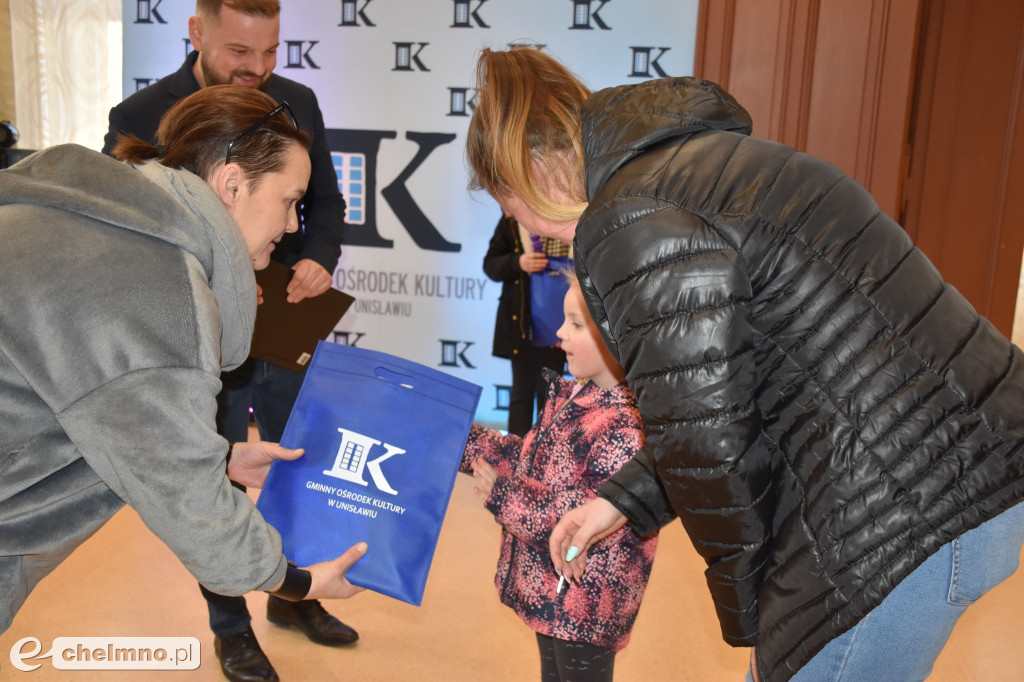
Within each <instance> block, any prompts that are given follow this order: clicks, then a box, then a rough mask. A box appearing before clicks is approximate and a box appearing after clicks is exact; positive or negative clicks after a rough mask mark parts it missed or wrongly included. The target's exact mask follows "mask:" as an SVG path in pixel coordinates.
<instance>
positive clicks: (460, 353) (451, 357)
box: [438, 339, 476, 369]
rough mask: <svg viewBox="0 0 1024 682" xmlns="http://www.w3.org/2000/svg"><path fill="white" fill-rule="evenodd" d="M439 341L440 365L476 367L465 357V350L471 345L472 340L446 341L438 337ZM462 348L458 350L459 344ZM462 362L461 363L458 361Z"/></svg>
mask: <svg viewBox="0 0 1024 682" xmlns="http://www.w3.org/2000/svg"><path fill="white" fill-rule="evenodd" d="M438 341H440V342H441V365H440V366H441V367H460V366H461V367H468V368H469V369H476V365H474V364H473V363H472V362H470V361H469V358H467V357H466V351H467V350H469V347H470V346H472V345H473V342H472V341H447V340H445V339H438ZM460 343H461V344H462V350H459V344H460ZM460 362H461V363H462V364H461V365H460V364H459V363H460Z"/></svg>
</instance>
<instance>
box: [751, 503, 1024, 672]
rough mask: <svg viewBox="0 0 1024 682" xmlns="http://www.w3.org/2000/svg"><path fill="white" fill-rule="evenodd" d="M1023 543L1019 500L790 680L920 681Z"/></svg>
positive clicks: (1011, 566) (934, 559) (949, 547)
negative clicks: (962, 617) (971, 609)
mask: <svg viewBox="0 0 1024 682" xmlns="http://www.w3.org/2000/svg"><path fill="white" fill-rule="evenodd" d="M1022 544H1024V503H1022V504H1018V505H1016V506H1015V507H1011V508H1010V509H1008V510H1007V511H1005V512H1003V513H1002V514H1000V515H999V516H997V517H995V518H993V519H990V520H988V521H986V522H985V523H983V524H981V525H980V526H978V527H977V528H974V529H972V530H969V531H967V532H966V533H964V534H963V535H961V536H960V537H958V538H956V539H955V540H953V541H952V542H950V543H947V544H945V545H943V546H942V547H940V548H939V551H938V552H936V553H935V554H933V555H931V556H930V557H928V559H927V560H926V561H925V562H924V563H923V564H921V565H920V566H918V567H917V569H916V570H914V572H913V573H911V574H910V575H909V576H907V577H906V578H905V579H904V580H903V581H902V582H901V583H900V584H899V585H897V586H896V588H895V589H894V590H893V591H892V592H890V593H889V596H887V597H886V598H885V599H884V600H883V601H882V603H881V604H879V605H878V606H876V607H875V608H874V610H872V611H871V612H870V613H869V614H868V615H867V616H865V617H864V618H863V619H862V620H861V621H860V622H859V623H857V624H856V625H855V626H853V628H852V629H850V630H848V631H846V632H845V633H843V634H842V635H840V636H839V637H836V638H835V639H833V640H832V641H831V642H829V643H828V644H826V645H825V648H824V649H822V650H821V651H819V652H818V654H817V655H816V656H815V657H814V658H812V659H811V660H810V662H809V663H808V664H807V665H806V666H804V667H803V668H801V669H800V670H799V671H798V672H797V674H796V675H795V676H794V677H793V682H860V681H861V680H886V681H887V682H911V681H915V682H916V681H917V680H924V679H925V678H927V677H928V676H929V675H930V674H931V672H932V665H933V664H934V663H935V659H936V658H938V656H939V653H940V652H941V651H942V648H943V647H944V646H945V645H946V641H947V640H948V639H949V636H950V634H951V633H952V632H953V626H954V625H956V622H957V620H958V619H959V618H960V616H962V615H963V613H964V611H966V610H967V607H968V606H970V605H971V604H973V603H974V602H976V601H977V600H978V599H980V598H981V596H982V595H983V594H985V593H986V592H988V591H989V590H991V589H992V588H993V587H995V586H996V585H998V584H999V583H1001V582H1003V581H1004V580H1006V579H1007V578H1009V577H1010V576H1011V575H1013V573H1014V571H1016V570H1017V564H1018V562H1019V561H1020V552H1021V546H1022ZM752 680H753V678H752V676H751V675H750V673H749V672H748V673H747V682H752Z"/></svg>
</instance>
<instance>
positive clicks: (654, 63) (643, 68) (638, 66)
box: [629, 47, 672, 78]
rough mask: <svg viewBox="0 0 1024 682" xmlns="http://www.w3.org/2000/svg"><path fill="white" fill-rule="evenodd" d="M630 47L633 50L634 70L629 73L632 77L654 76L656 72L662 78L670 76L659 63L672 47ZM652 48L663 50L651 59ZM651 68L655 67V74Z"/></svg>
mask: <svg viewBox="0 0 1024 682" xmlns="http://www.w3.org/2000/svg"><path fill="white" fill-rule="evenodd" d="M629 49H631V50H633V71H632V73H630V74H629V77H630V78H653V77H654V75H655V74H657V75H658V76H659V77H660V78H666V77H668V74H667V73H665V70H664V69H662V68H661V65H660V64H658V60H659V59H661V58H662V57H663V56H664V55H665V53H666V52H668V51H669V50H671V49H672V48H671V47H631V48H629ZM651 50H661V51H660V52H658V56H657V57H655V58H654V59H651ZM651 69H654V74H652V73H651Z"/></svg>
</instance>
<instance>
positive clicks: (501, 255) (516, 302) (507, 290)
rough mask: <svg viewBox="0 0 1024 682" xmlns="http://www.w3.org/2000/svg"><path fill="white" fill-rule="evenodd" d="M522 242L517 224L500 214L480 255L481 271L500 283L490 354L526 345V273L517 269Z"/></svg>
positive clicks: (502, 354)
mask: <svg viewBox="0 0 1024 682" xmlns="http://www.w3.org/2000/svg"><path fill="white" fill-rule="evenodd" d="M521 255H523V242H522V240H521V239H520V237H519V226H518V225H516V221H515V220H513V219H512V218H508V217H505V216H502V217H501V218H500V219H499V220H498V224H497V225H496V226H495V227H494V235H493V236H492V237H491V242H490V244H489V245H488V247H487V254H486V255H485V256H484V273H485V274H486V275H487V276H488V277H489V278H491V279H492V280H494V281H495V282H501V298H499V299H498V314H497V316H496V317H495V320H494V346H493V348H492V351H491V352H492V354H493V355H495V356H496V357H499V358H511V357H512V355H513V354H515V353H517V352H518V351H519V350H520V349H521V348H523V347H524V346H528V345H530V343H531V341H530V275H528V274H527V273H525V272H523V271H522V270H520V269H519V257H520V256H521Z"/></svg>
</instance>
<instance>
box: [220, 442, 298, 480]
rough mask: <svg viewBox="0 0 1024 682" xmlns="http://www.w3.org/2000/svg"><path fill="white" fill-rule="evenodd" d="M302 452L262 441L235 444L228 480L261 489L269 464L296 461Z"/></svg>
mask: <svg viewBox="0 0 1024 682" xmlns="http://www.w3.org/2000/svg"><path fill="white" fill-rule="evenodd" d="M303 452H305V450H303V449H301V448H300V449H298V450H289V449H288V448H282V447H281V446H280V445H278V444H277V443H268V442H267V441H263V440H259V441H251V442H239V443H235V444H234V447H233V448H232V449H231V459H229V460H228V478H230V479H231V480H232V481H237V482H238V483H241V484H242V485H244V486H245V487H247V488H262V487H263V481H264V480H266V478H267V472H268V471H270V463H271V462H273V461H274V460H275V459H285V460H292V459H298V458H299V457H302V453H303Z"/></svg>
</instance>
